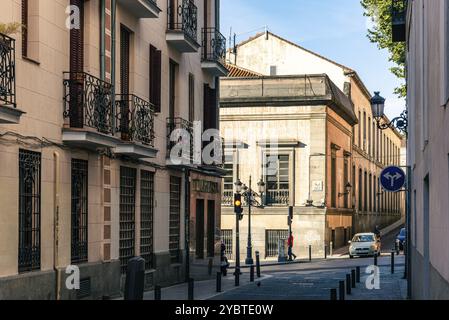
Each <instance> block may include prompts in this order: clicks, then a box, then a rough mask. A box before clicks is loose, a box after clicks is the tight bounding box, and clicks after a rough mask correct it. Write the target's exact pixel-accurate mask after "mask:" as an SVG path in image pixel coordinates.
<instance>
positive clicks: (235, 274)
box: [234, 268, 240, 287]
mask: <svg viewBox="0 0 449 320" xmlns="http://www.w3.org/2000/svg"><path fill="white" fill-rule="evenodd" d="M234 276H235V286H236V287H238V286H239V285H240V268H235V272H234Z"/></svg>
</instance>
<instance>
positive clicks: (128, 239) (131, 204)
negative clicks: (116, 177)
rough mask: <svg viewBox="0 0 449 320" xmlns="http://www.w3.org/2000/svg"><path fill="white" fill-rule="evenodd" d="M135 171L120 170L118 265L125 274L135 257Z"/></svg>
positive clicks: (128, 169)
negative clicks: (130, 260) (129, 262)
mask: <svg viewBox="0 0 449 320" xmlns="http://www.w3.org/2000/svg"><path fill="white" fill-rule="evenodd" d="M136 174H137V172H136V169H133V168H127V167H121V168H120V265H121V271H122V273H126V269H127V266H128V261H129V259H131V258H133V257H134V256H135V253H134V252H135V250H134V247H135V236H136V235H135V209H136Z"/></svg>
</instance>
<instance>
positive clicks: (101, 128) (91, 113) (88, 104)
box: [64, 72, 115, 134]
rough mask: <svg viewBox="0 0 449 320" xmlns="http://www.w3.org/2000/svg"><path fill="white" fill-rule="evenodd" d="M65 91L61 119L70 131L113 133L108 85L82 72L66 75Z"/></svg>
mask: <svg viewBox="0 0 449 320" xmlns="http://www.w3.org/2000/svg"><path fill="white" fill-rule="evenodd" d="M64 89H65V93H64V118H69V120H70V127H71V128H86V127H87V128H91V129H95V130H97V131H98V132H101V133H104V134H113V133H114V127H115V117H114V113H113V108H112V85H111V84H109V83H107V82H104V81H102V80H100V79H98V78H96V77H94V76H92V75H90V74H88V73H85V72H65V73H64Z"/></svg>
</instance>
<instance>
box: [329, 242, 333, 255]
mask: <svg viewBox="0 0 449 320" xmlns="http://www.w3.org/2000/svg"><path fill="white" fill-rule="evenodd" d="M329 255H330V256H333V255H334V243H333V242H332V241H331V242H330V244H329Z"/></svg>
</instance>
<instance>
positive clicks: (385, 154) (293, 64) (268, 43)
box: [220, 32, 404, 258]
mask: <svg viewBox="0 0 449 320" xmlns="http://www.w3.org/2000/svg"><path fill="white" fill-rule="evenodd" d="M227 61H228V63H229V64H230V67H229V69H230V77H231V78H223V81H222V92H221V97H220V99H221V116H220V122H221V131H222V135H223V136H224V137H225V138H226V137H228V136H231V137H233V138H234V139H237V141H234V142H233V144H231V145H230V144H229V143H228V142H226V150H227V151H226V152H227V154H228V153H229V149H230V148H231V150H235V151H234V153H235V154H238V158H239V159H238V160H240V161H239V162H238V163H239V165H238V166H236V165H235V164H234V165H233V166H232V169H233V170H234V173H233V175H232V178H233V179H231V175H229V174H228V176H227V177H225V179H224V187H223V192H224V199H225V201H224V202H223V209H222V213H223V214H222V229H223V230H222V234H223V238H224V239H225V242H226V243H227V244H228V252H230V248H231V246H230V244H231V243H233V242H232V241H235V221H234V220H235V219H234V218H233V216H232V210H231V209H230V208H226V204H227V203H229V200H227V199H229V197H230V195H232V192H233V189H232V185H231V180H233V181H235V179H236V178H237V177H239V176H241V180H242V181H243V182H246V183H247V180H248V177H249V175H252V176H253V180H254V181H258V180H259V179H260V178H261V177H263V178H264V179H265V183H268V181H267V177H264V175H263V172H262V169H261V168H263V162H262V160H263V154H264V150H265V149H266V147H264V144H263V142H262V141H263V140H264V139H265V140H266V139H269V137H270V136H271V135H275V136H276V137H277V138H278V139H279V141H282V140H283V139H287V141H288V142H287V145H286V146H282V142H279V149H280V150H282V149H286V150H291V151H289V152H290V153H291V154H292V155H293V154H294V155H295V158H294V159H293V158H289V164H288V166H289V167H290V168H291V169H290V176H288V178H286V179H288V180H287V181H288V182H289V186H290V189H289V192H290V193H289V194H290V196H289V198H288V199H287V200H286V201H285V202H283V203H277V204H275V205H273V206H269V207H267V208H265V209H263V210H258V211H256V213H255V214H254V217H253V219H252V220H253V221H252V224H253V225H254V226H255V227H254V228H252V229H253V231H252V235H253V239H254V240H253V246H254V247H255V250H259V251H261V252H266V251H267V249H268V247H270V248H274V249H270V250H271V252H270V254H268V255H267V254H265V256H267V257H268V256H271V255H273V254H276V255H277V253H274V252H275V251H276V248H277V245H276V243H277V239H278V238H279V237H281V238H282V237H285V235H286V234H287V233H288V232H287V230H288V225H287V215H288V206H289V205H293V206H295V218H294V232H293V235H294V237H295V239H296V241H295V248H294V251H296V252H300V253H301V254H302V255H304V254H308V246H309V245H310V244H312V251H313V253H314V254H315V255H320V256H321V255H322V253H323V250H324V247H325V245H327V246H330V245H332V246H333V247H334V248H339V247H342V246H344V245H345V244H347V241H348V240H350V239H351V237H352V235H353V234H354V233H356V232H366V231H372V230H373V229H374V227H375V226H376V225H379V226H380V227H383V226H387V225H390V224H391V223H393V222H395V221H398V220H400V219H401V218H402V217H403V214H404V205H403V204H402V205H401V201H402V203H403V199H404V198H403V196H400V195H386V194H384V193H382V192H381V190H380V189H379V186H378V182H377V181H378V177H379V175H380V172H381V170H382V169H383V168H384V167H385V166H387V165H391V164H396V163H398V161H399V159H400V148H401V143H402V137H401V136H400V135H399V134H398V133H397V132H396V131H394V130H392V129H388V130H386V131H383V132H382V131H381V130H378V129H377V126H376V124H375V120H374V119H373V117H372V116H371V107H370V98H371V94H370V92H369V91H368V89H367V88H366V87H365V85H364V84H363V82H362V80H361V79H360V77H359V76H358V74H357V72H356V71H354V70H352V69H350V68H348V67H346V66H343V65H341V64H339V63H336V62H334V61H332V60H330V59H328V58H326V57H323V56H321V55H319V54H316V53H314V52H312V51H310V50H307V49H305V48H303V47H301V46H299V45H297V44H295V43H293V42H291V41H288V40H286V39H283V38H281V37H279V36H277V35H275V34H273V33H271V32H265V33H259V34H257V35H256V36H254V37H252V38H250V39H248V40H247V41H244V42H242V43H240V44H238V45H236V46H235V48H234V49H233V50H230V51H228V56H227ZM314 75H320V76H314ZM242 77H243V78H242ZM301 79H302V80H301ZM319 79H321V80H319ZM314 81H318V82H320V81H322V83H321V85H322V87H321V89H323V88H324V87H325V85H324V83H328V84H331V85H330V86H329V87H330V88H331V89H332V91H331V92H332V94H334V96H333V98H332V99H331V100H330V101H321V104H320V103H318V102H316V100H317V98H316V97H315V94H317V95H318V96H319V93H317V92H316V91H315V87H314V86H315V85H317V84H316V83H315V82H314ZM266 86H269V87H268V88H266ZM270 86H273V87H275V88H276V89H272V91H270V92H269V94H267V93H266V92H267V90H269V88H270ZM301 86H302V91H301ZM318 92H320V91H318ZM250 94H252V96H251V97H248V96H247V95H250ZM297 95H299V97H298V96H297ZM301 95H305V96H301ZM286 97H287V98H286ZM295 99H299V100H301V103H302V105H300V106H298V104H297V102H296V101H295ZM333 99H337V101H345V102H344V103H341V104H340V107H341V106H344V108H343V109H339V111H340V112H344V113H348V114H351V116H350V117H349V118H345V117H341V115H339V114H338V112H337V111H336V110H335V109H334V108H332V107H331V105H330V103H331V102H333V101H335V100H333ZM253 100H256V101H257V102H254V101H253ZM318 100H320V99H318ZM315 102H316V105H315ZM295 103H296V104H295ZM318 105H319V106H318ZM285 106H289V107H285ZM306 106H309V107H306ZM336 112H337V113H336ZM316 117H318V118H319V119H316ZM262 128H263V129H262ZM226 129H228V131H229V132H230V133H229V132H226ZM231 129H232V130H231ZM233 130H237V132H234V133H233ZM239 136H242V137H244V138H246V137H248V136H249V137H252V136H253V137H254V138H251V139H250V140H249V141H245V140H244V139H243V138H240V139H239V138H238V137H239ZM359 137H360V141H359ZM292 141H294V143H293V145H292ZM295 143H296V144H295ZM245 148H246V149H245ZM234 158H235V156H234ZM248 159H250V160H252V164H251V165H246V164H245V163H246V161H248ZM229 161H230V158H227V163H226V168H227V169H228V170H230V169H231V166H230V164H229ZM236 161H237V160H235V159H234V160H233V163H236ZM236 172H238V173H236ZM253 188H254V189H256V190H257V188H255V186H253ZM268 193H269V192H268ZM292 193H293V194H294V196H293V195H292ZM267 197H269V194H267ZM307 200H309V202H308V201H307ZM310 200H312V201H313V202H312V203H313V205H314V206H318V207H320V208H314V207H310V204H311V202H310ZM265 201H266V199H265ZM307 204H308V205H309V206H307ZM258 219H259V220H258ZM315 219H316V220H315ZM257 221H259V222H257ZM318 221H319V222H318ZM242 224H243V226H242V228H241V232H240V234H241V236H240V239H241V247H242V248H244V247H245V246H246V236H245V234H247V231H246V225H247V221H246V216H245V218H244V219H243V221H242ZM244 253H245V250H244V249H243V250H242V256H244ZM262 258H263V256H262Z"/></svg>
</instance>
